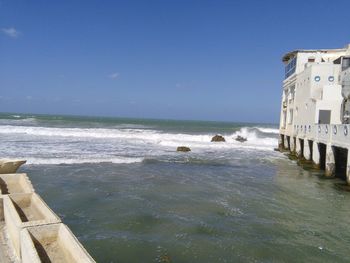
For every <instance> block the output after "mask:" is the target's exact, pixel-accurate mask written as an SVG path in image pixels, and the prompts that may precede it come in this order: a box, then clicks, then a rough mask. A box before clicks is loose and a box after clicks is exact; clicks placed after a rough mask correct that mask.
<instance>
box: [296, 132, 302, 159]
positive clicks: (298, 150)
mask: <svg viewBox="0 0 350 263" xmlns="http://www.w3.org/2000/svg"><path fill="white" fill-rule="evenodd" d="M296 143H297V145H296V147H295V152H296V155H297V156H298V157H302V154H301V153H302V150H301V144H300V140H299V138H298V137H297V140H296Z"/></svg>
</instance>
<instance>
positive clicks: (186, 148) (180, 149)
mask: <svg viewBox="0 0 350 263" xmlns="http://www.w3.org/2000/svg"><path fill="white" fill-rule="evenodd" d="M176 151H178V152H190V151H191V149H190V147H186V146H179V147H177V149H176Z"/></svg>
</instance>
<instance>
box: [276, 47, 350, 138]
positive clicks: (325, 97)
mask: <svg viewBox="0 0 350 263" xmlns="http://www.w3.org/2000/svg"><path fill="white" fill-rule="evenodd" d="M348 50H350V49H348V48H344V49H334V50H298V51H293V52H290V53H288V54H286V55H285V56H284V57H283V62H284V64H285V65H286V79H285V80H284V81H283V94H282V103H281V115H280V132H281V134H285V135H288V136H291V135H292V134H293V132H294V126H295V125H304V124H318V123H320V124H327V123H332V124H340V123H341V105H342V102H343V97H342V86H341V83H339V79H340V77H339V76H340V72H341V58H342V57H343V56H344V55H345V54H346V53H347V51H348Z"/></svg>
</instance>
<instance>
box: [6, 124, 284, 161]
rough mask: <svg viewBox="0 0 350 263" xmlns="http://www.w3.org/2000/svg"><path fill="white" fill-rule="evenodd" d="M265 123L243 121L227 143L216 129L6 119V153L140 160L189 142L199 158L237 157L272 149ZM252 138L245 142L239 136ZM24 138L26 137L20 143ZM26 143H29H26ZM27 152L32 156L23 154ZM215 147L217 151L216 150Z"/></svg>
mask: <svg viewBox="0 0 350 263" xmlns="http://www.w3.org/2000/svg"><path fill="white" fill-rule="evenodd" d="M260 129H263V128H254V127H253V128H252V127H243V128H241V129H240V130H238V131H236V132H234V133H232V134H223V135H224V136H225V138H226V143H212V142H211V138H212V136H213V135H214V134H188V133H169V132H163V131H159V130H150V129H140V128H135V129H132V128H129V129H125V128H123V129H120V128H115V129H110V128H109V129H107V128H52V127H38V126H23V125H22V126H12V125H0V134H1V135H2V137H4V138H6V139H5V140H4V142H3V147H2V148H1V149H0V155H3V156H8V155H11V156H16V157H18V156H22V157H24V158H26V159H28V163H29V164H62V163H66V164H72V163H101V162H111V163H137V162H142V161H143V160H144V158H152V159H157V158H163V157H164V156H168V155H169V156H170V157H169V158H170V159H171V160H173V159H174V158H175V159H176V158H178V155H176V151H175V149H176V147H178V146H181V145H185V146H188V147H190V148H191V149H192V154H195V155H196V154H197V155H199V157H198V158H213V156H214V157H215V158H217V157H218V156H226V157H225V158H228V159H229V158H231V157H230V156H231V155H232V153H233V150H235V149H239V150H241V151H252V150H255V151H256V150H258V151H272V150H273V148H274V147H275V146H276V145H277V137H276V136H274V135H272V136H271V132H267V133H269V134H270V135H269V134H266V136H265V135H264V132H262V131H261V130H260ZM238 135H240V136H243V137H245V138H247V141H246V142H244V143H241V142H238V141H236V140H235V138H236V137H237V136H238ZM18 142H20V143H18ZM23 147H24V148H23ZM23 152H25V153H26V155H27V156H23ZM213 152H215V154H212V153H213Z"/></svg>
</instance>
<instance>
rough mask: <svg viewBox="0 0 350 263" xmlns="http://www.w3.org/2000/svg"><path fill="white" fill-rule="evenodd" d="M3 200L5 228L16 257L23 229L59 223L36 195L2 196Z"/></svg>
mask: <svg viewBox="0 0 350 263" xmlns="http://www.w3.org/2000/svg"><path fill="white" fill-rule="evenodd" d="M3 199H4V218H5V223H6V228H7V230H8V233H9V236H10V239H11V241H12V243H13V246H14V248H15V250H16V254H17V256H18V257H20V255H21V254H20V231H21V230H22V229H23V228H25V227H29V226H36V225H43V224H52V223H59V222H61V220H60V218H59V217H58V216H57V215H56V214H55V213H54V212H53V211H52V210H51V209H50V208H49V207H48V206H47V204H46V203H45V202H44V201H43V200H42V199H41V198H40V197H39V196H38V195H37V194H36V193H29V194H10V195H4V196H3Z"/></svg>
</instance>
